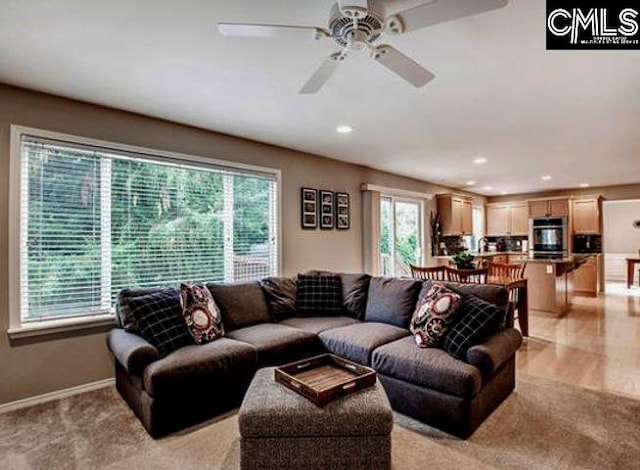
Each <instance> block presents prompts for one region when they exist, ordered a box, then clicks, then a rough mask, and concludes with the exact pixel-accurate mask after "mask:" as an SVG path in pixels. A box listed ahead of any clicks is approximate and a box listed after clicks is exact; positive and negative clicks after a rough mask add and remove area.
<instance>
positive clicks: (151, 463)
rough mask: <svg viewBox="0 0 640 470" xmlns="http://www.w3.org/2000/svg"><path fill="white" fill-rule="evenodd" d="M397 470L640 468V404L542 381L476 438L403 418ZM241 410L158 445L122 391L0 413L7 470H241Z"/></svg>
mask: <svg viewBox="0 0 640 470" xmlns="http://www.w3.org/2000/svg"><path fill="white" fill-rule="evenodd" d="M395 419H396V425H395V427H394V430H393V468H394V469H418V468H420V469H424V468H429V469H430V470H431V469H483V470H484V469H498V468H508V469H554V470H560V469H572V470H573V469H598V470H603V469H616V470H623V469H638V468H640V401H638V400H631V399H628V398H622V397H617V396H614V395H607V394H603V393H599V392H594V391H590V390H586V389H581V388H577V387H574V386H568V385H564V384H560V383H557V382H552V381H548V380H543V379H539V378H533V377H526V376H523V375H522V374H521V375H520V377H519V378H518V387H517V390H516V392H515V393H514V394H512V395H511V396H510V397H509V399H507V401H506V402H505V403H503V404H502V406H500V408H498V410H496V411H495V412H494V413H493V415H492V416H491V417H490V418H489V419H488V420H487V421H486V422H485V423H484V424H483V425H482V426H481V427H480V429H479V430H478V431H476V433H475V434H474V435H473V436H472V437H471V438H470V439H468V440H467V441H462V440H459V439H456V438H453V437H451V436H448V435H446V434H444V433H441V432H439V431H436V430H435V429H433V428H430V427H428V426H425V425H423V424H421V423H419V422H417V421H414V420H412V419H409V418H407V417H405V416H401V415H396V418H395ZM238 461H239V444H238V434H237V417H236V414H235V413H230V414H228V415H227V416H224V417H221V418H219V419H216V420H213V421H211V422H209V423H206V424H204V425H202V426H198V427H196V428H192V429H190V430H188V431H184V432H182V433H179V434H175V435H172V436H170V437H167V438H164V439H161V440H158V441H154V440H153V439H151V438H150V437H149V436H148V435H147V434H146V433H145V431H144V430H143V429H142V427H141V426H140V424H139V423H138V421H137V420H136V419H135V417H134V416H133V414H132V413H131V412H130V411H129V409H128V408H127V407H126V405H125V404H124V403H123V401H122V400H121V399H120V398H119V397H118V395H117V393H116V392H115V390H114V389H113V388H108V389H103V390H99V391H95V392H90V393H86V394H83V395H77V396H75V397H71V398H67V399H63V400H60V401H56V402H51V403H47V404H44V405H40V406H36V407H32V408H28V409H24V410H19V411H15V412H11V413H5V414H3V415H0V469H2V470H13V469H16V470H17V469H47V470H54V469H78V470H80V469H103V468H108V469H123V470H133V469H153V470H162V469H203V468H206V469H237V468H238Z"/></svg>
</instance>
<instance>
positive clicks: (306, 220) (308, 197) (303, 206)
mask: <svg viewBox="0 0 640 470" xmlns="http://www.w3.org/2000/svg"><path fill="white" fill-rule="evenodd" d="M300 225H301V226H302V228H303V229H305V230H313V229H315V228H318V191H316V190H315V189H312V188H301V189H300Z"/></svg>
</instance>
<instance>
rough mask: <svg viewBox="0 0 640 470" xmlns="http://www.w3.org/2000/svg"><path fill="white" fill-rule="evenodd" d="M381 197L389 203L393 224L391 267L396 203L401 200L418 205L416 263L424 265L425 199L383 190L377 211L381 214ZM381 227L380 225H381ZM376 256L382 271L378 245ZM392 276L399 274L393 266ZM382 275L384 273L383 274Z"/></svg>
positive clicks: (395, 232) (395, 230) (392, 252)
mask: <svg viewBox="0 0 640 470" xmlns="http://www.w3.org/2000/svg"><path fill="white" fill-rule="evenodd" d="M383 199H388V200H389V202H390V204H391V221H392V225H393V233H392V237H391V241H392V243H391V259H392V267H393V266H395V264H394V263H395V261H394V260H395V241H396V238H397V224H396V203H398V202H401V203H408V204H416V205H417V206H418V224H417V225H418V233H417V234H416V237H417V240H418V242H419V246H418V249H419V251H420V254H419V256H418V258H419V259H418V261H417V263H418V264H419V265H420V266H424V264H425V242H426V240H425V237H424V235H425V226H424V201H425V199H424V198H422V197H410V196H404V195H401V196H396V195H394V194H393V192H391V193H389V192H383V193H380V204H379V207H378V210H379V213H380V214H382V200H383ZM380 221H381V223H382V217H380ZM381 228H382V226H381ZM380 243H381V240H380V242H379V244H380ZM378 257H379V258H380V260H379V265H380V273H381V274H383V273H382V267H383V266H382V265H383V263H382V253H381V251H380V247H378ZM392 271H393V272H392V274H391V275H392V276H395V277H399V274H398V273H396V272H395V268H392ZM383 275H384V274H383Z"/></svg>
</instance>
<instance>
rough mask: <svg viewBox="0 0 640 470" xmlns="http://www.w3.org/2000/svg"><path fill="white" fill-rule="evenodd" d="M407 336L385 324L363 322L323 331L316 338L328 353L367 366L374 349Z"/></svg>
mask: <svg viewBox="0 0 640 470" xmlns="http://www.w3.org/2000/svg"><path fill="white" fill-rule="evenodd" d="M409 334H410V333H409V331H408V330H406V329H404V328H399V327H397V326H393V325H389V324H387V323H375V322H363V323H358V324H355V325H349V326H343V327H341V328H332V329H330V330H325V331H322V332H320V334H318V337H319V338H320V341H322V344H323V345H324V347H325V348H326V349H327V350H328V351H329V352H330V353H333V354H336V355H338V356H341V357H344V358H346V359H350V360H352V361H355V362H358V363H360V364H363V365H369V364H371V353H372V352H373V350H374V349H375V348H377V347H378V346H382V345H383V344H386V343H389V342H391V341H394V340H396V339H398V338H402V337H403V336H408V335H409ZM410 339H411V338H410ZM412 341H413V340H412ZM414 348H415V346H414ZM415 349H417V348H415Z"/></svg>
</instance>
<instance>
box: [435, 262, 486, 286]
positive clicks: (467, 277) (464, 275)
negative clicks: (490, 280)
mask: <svg viewBox="0 0 640 470" xmlns="http://www.w3.org/2000/svg"><path fill="white" fill-rule="evenodd" d="M445 270H446V271H447V280H449V281H453V282H463V283H467V284H486V283H487V275H488V274H489V269H488V268H480V269H456V268H450V267H448V266H447V267H445Z"/></svg>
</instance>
